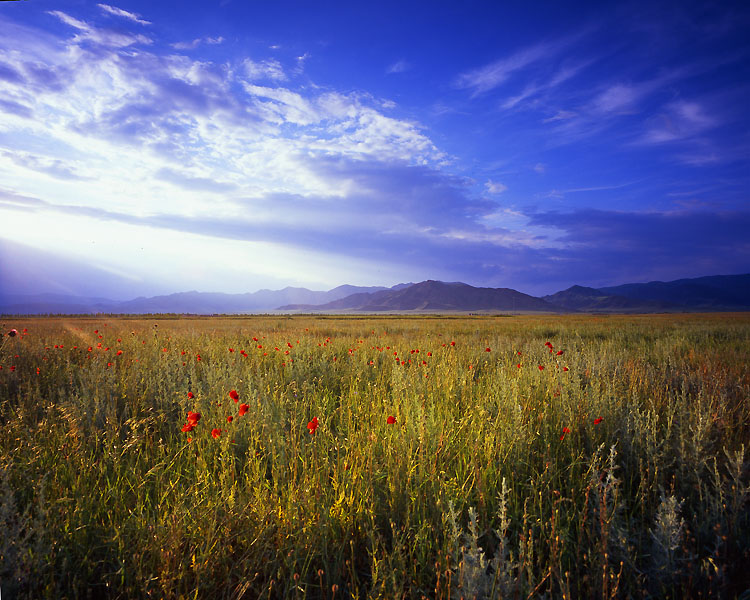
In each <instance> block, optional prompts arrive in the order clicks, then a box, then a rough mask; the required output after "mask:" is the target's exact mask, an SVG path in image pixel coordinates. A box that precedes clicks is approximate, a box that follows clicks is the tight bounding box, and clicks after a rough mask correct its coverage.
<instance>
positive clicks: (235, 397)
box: [229, 390, 240, 402]
mask: <svg viewBox="0 0 750 600" xmlns="http://www.w3.org/2000/svg"><path fill="white" fill-rule="evenodd" d="M229 397H230V398H231V399H232V400H234V401H235V402H239V400H240V395H239V394H238V393H237V390H232V391H231V392H229Z"/></svg>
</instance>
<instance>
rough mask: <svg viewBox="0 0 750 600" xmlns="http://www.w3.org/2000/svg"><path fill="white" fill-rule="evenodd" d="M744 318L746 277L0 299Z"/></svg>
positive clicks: (34, 308) (73, 310)
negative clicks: (557, 286)
mask: <svg viewBox="0 0 750 600" xmlns="http://www.w3.org/2000/svg"><path fill="white" fill-rule="evenodd" d="M747 310H750V273H748V274H740V275H710V276H705V277H697V278H692V279H678V280H674V281H668V282H663V281H651V282H647V283H626V284H622V285H618V286H608V287H602V288H591V287H585V286H580V285H573V286H571V287H570V288H568V289H566V290H561V291H559V292H556V293H554V294H548V295H546V296H542V297H536V296H531V295H528V294H524V293H522V292H519V291H517V290H513V289H511V288H484V287H474V286H471V285H468V284H466V283H462V282H448V283H446V282H442V281H435V280H427V281H423V282H420V283H400V284H397V285H394V286H392V287H390V288H389V287H384V286H366V287H365V286H353V285H348V284H345V285H340V286H337V287H335V288H332V289H330V290H327V291H314V290H309V289H307V288H301V287H292V286H287V287H285V288H283V289H281V290H268V289H261V290H258V291H256V292H248V293H244V294H225V293H220V292H198V291H195V290H191V291H187V292H176V293H174V294H167V295H160V296H152V297H144V296H141V297H138V298H134V299H132V300H125V301H115V300H109V299H107V298H100V297H86V296H74V295H65V294H60V293H45V294H29V295H10V294H7V293H1V292H0V314H5V315H10V314H97V313H109V314H158V313H173V314H253V313H268V312H296V313H299V312H336V311H341V312H375V313H377V312H397V313H398V312H405V313H413V312H469V311H489V312H493V311H495V312H547V313H561V312H592V313H653V312H712V311H747Z"/></svg>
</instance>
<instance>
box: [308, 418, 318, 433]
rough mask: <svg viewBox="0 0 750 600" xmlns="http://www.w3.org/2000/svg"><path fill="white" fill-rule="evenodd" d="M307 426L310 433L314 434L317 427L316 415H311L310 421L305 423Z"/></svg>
mask: <svg viewBox="0 0 750 600" xmlns="http://www.w3.org/2000/svg"><path fill="white" fill-rule="evenodd" d="M307 428H308V429H309V430H310V435H312V434H314V433H315V430H316V429H317V428H318V417H313V419H312V421H310V422H309V423H308V424H307Z"/></svg>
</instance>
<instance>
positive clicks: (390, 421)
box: [385, 415, 396, 425]
mask: <svg viewBox="0 0 750 600" xmlns="http://www.w3.org/2000/svg"><path fill="white" fill-rule="evenodd" d="M385 422H386V423H388V425H395V424H396V417H394V416H392V415H388V418H387V419H386V420H385Z"/></svg>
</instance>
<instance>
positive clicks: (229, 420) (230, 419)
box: [227, 415, 234, 423]
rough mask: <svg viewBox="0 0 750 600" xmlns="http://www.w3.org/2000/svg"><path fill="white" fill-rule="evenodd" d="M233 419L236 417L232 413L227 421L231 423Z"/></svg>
mask: <svg viewBox="0 0 750 600" xmlns="http://www.w3.org/2000/svg"><path fill="white" fill-rule="evenodd" d="M232 421H234V417H233V416H232V415H229V416H228V417H227V423H231V422H232Z"/></svg>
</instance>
